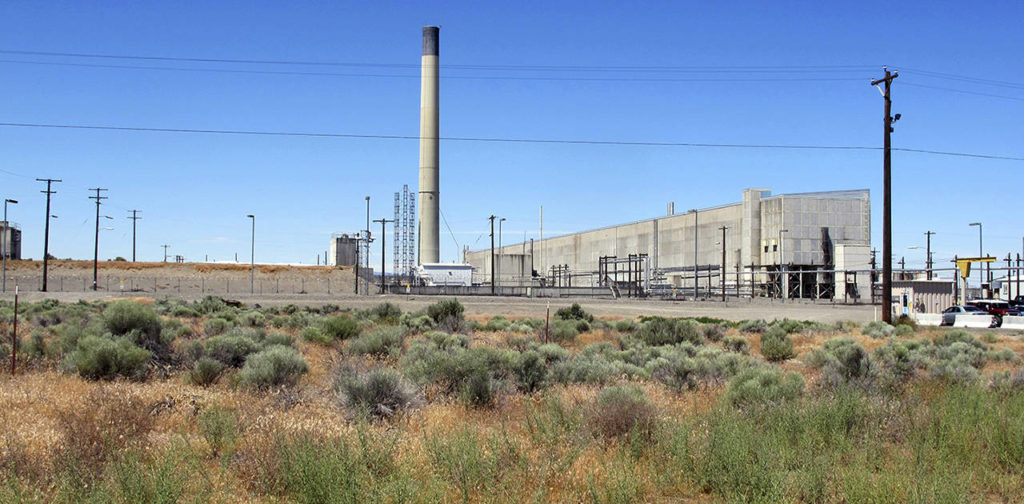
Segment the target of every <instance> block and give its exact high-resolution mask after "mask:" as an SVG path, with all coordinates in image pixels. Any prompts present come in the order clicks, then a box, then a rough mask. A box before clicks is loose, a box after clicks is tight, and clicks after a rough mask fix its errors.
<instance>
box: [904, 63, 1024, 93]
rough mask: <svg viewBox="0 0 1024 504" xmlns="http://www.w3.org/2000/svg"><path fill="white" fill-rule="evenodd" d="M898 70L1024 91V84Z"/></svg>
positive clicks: (909, 69) (927, 71)
mask: <svg viewBox="0 0 1024 504" xmlns="http://www.w3.org/2000/svg"><path fill="white" fill-rule="evenodd" d="M900 68H901V69H902V70H903V71H905V72H910V73H912V74H919V75H922V76H927V77H932V78H936V79H947V80H956V81H962V82H971V83H974V84H984V85H987V86H998V87H1009V88H1017V89H1024V83H1022V82H1010V81H1004V80H994V79H979V78H977V77H971V76H968V75H958V74H951V73H945V72H933V71H931V70H917V69H913V68H906V67H900Z"/></svg>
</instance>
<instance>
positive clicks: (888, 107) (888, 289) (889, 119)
mask: <svg viewBox="0 0 1024 504" xmlns="http://www.w3.org/2000/svg"><path fill="white" fill-rule="evenodd" d="M884 70H885V77H883V78H881V79H878V80H873V81H871V85H872V86H877V85H879V84H885V90H884V91H882V97H883V98H884V99H885V112H884V115H883V117H882V124H883V133H884V134H883V140H882V142H883V144H882V188H883V189H882V191H883V196H882V306H883V308H882V321H883V322H885V323H890V324H891V323H892V142H891V135H892V132H893V128H892V123H893V121H898V120H899V118H900V115H899V114H896V117H893V116H892V115H891V112H892V98H891V93H890V90H891V88H892V81H893V79H895V78H896V77H899V75H900V74H899V73H898V72H890V71H889V69H888V68H884Z"/></svg>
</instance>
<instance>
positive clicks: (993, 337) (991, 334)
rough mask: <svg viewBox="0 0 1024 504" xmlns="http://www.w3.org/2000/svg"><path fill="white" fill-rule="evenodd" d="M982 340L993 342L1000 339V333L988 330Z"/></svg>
mask: <svg viewBox="0 0 1024 504" xmlns="http://www.w3.org/2000/svg"><path fill="white" fill-rule="evenodd" d="M981 341H984V342H985V343H988V344H992V343H995V342H997V341H999V335H998V334H996V333H994V332H987V333H984V334H982V335H981Z"/></svg>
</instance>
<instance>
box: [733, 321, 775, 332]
mask: <svg viewBox="0 0 1024 504" xmlns="http://www.w3.org/2000/svg"><path fill="white" fill-rule="evenodd" d="M737 327H738V328H739V330H740V332H743V333H763V332H765V331H767V330H768V323H767V322H765V321H764V320H761V319H756V320H744V321H742V322H740V323H739V326H737Z"/></svg>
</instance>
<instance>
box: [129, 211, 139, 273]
mask: <svg viewBox="0 0 1024 504" xmlns="http://www.w3.org/2000/svg"><path fill="white" fill-rule="evenodd" d="M140 211H141V210H129V212H131V213H132V216H131V217H128V218H129V219H131V220H132V262H135V222H136V221H138V220H139V219H141V218H142V217H139V212H140Z"/></svg>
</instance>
